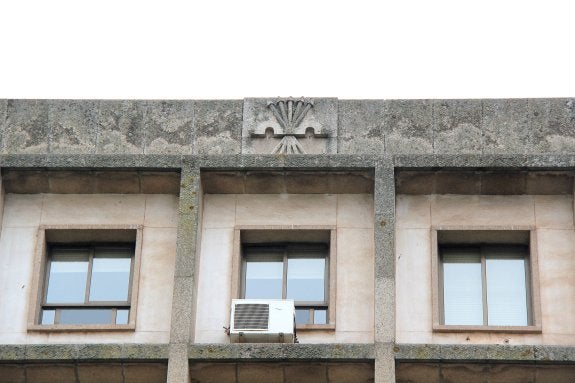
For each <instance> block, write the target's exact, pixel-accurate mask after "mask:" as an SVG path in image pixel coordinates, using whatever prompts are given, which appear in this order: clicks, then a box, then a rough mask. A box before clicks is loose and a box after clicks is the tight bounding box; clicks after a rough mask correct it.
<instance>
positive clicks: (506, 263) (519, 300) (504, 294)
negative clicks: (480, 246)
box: [485, 252, 528, 326]
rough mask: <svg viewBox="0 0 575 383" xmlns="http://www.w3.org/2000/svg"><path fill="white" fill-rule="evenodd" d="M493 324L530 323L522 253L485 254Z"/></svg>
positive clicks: (489, 318) (488, 301)
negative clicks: (528, 321) (528, 320)
mask: <svg viewBox="0 0 575 383" xmlns="http://www.w3.org/2000/svg"><path fill="white" fill-rule="evenodd" d="M485 261H486V264H485V265H486V273H487V307H488V308H489V311H488V324H489V325H490V326H527V325H528V323H527V289H526V284H525V258H524V256H523V255H521V254H516V255H510V254H509V253H508V252H506V254H501V255H498V254H494V255H490V256H486V259H485Z"/></svg>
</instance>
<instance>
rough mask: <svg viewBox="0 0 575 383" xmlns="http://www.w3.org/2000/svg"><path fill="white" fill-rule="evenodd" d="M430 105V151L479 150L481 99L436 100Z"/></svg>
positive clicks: (480, 140)
mask: <svg viewBox="0 0 575 383" xmlns="http://www.w3.org/2000/svg"><path fill="white" fill-rule="evenodd" d="M433 109H434V116H433V130H434V136H433V151H434V153H437V154H447V153H481V151H482V127H481V122H482V121H481V117H482V115H481V100H436V101H433Z"/></svg>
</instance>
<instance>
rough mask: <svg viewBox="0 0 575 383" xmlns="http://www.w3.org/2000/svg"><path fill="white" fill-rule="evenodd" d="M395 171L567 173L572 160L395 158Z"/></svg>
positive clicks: (574, 165)
mask: <svg viewBox="0 0 575 383" xmlns="http://www.w3.org/2000/svg"><path fill="white" fill-rule="evenodd" d="M393 164H394V166H395V167H396V168H400V169H401V168H415V169H428V168H437V167H441V168H454V169H455V168H519V169H529V168H532V169H542V170H546V169H556V168H563V169H571V168H575V156H573V155H570V154H559V155H551V154H537V155H527V154H525V155H521V154H510V155H506V154H444V155H440V154H432V155H425V154H423V155H421V154H412V155H396V156H394V157H393Z"/></svg>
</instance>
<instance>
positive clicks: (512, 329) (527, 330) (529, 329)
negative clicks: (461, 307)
mask: <svg viewBox="0 0 575 383" xmlns="http://www.w3.org/2000/svg"><path fill="white" fill-rule="evenodd" d="M433 331H434V332H507V333H524V334H535V333H541V332H542V330H541V325H537V326H456V325H434V326H433Z"/></svg>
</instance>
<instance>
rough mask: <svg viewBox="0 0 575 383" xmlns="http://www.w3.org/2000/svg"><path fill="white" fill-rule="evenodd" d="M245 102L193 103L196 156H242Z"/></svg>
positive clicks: (194, 150)
mask: <svg viewBox="0 0 575 383" xmlns="http://www.w3.org/2000/svg"><path fill="white" fill-rule="evenodd" d="M242 106H243V102H242V101H237V100H227V101H225V100H224V101H194V109H193V110H194V145H193V153H194V154H239V153H240V150H241V144H240V141H241V131H242Z"/></svg>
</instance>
